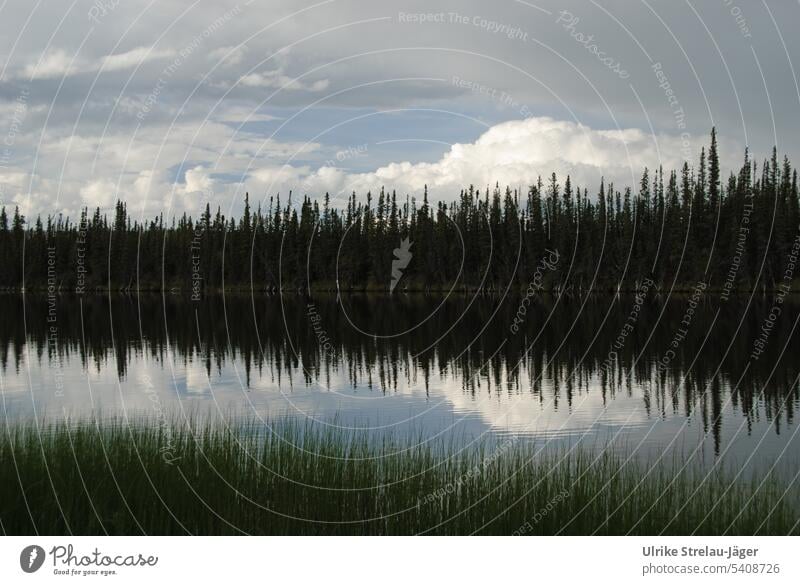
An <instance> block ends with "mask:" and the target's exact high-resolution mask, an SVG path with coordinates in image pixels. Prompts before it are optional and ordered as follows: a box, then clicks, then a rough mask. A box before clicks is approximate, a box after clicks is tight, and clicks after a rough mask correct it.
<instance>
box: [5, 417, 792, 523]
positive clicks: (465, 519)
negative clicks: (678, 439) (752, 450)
mask: <svg viewBox="0 0 800 585" xmlns="http://www.w3.org/2000/svg"><path fill="white" fill-rule="evenodd" d="M676 465H677V464H676V463H668V464H660V465H658V466H655V467H654V468H652V469H651V468H648V467H647V466H646V465H645V464H643V463H628V464H624V459H623V458H621V457H619V456H614V455H610V454H604V455H600V456H599V457H598V456H597V455H595V454H592V453H589V452H588V451H571V452H569V453H567V452H564V453H561V454H558V453H555V454H548V455H542V454H537V453H536V449H535V446H533V445H530V444H527V443H521V442H519V443H512V442H509V443H503V444H500V445H499V446H498V445H490V444H488V443H482V444H480V445H478V446H474V447H470V448H469V449H467V450H465V451H463V452H459V450H458V448H457V447H456V446H455V445H454V444H443V443H438V444H436V445H430V444H428V445H419V444H416V442H411V441H405V440H401V439H397V438H396V437H393V436H391V435H382V436H381V437H377V438H376V437H375V436H374V435H373V436H372V437H370V436H368V435H367V434H366V433H364V432H359V431H346V430H341V429H335V428H332V427H327V426H323V425H310V424H300V423H293V422H291V421H289V420H281V421H278V422H277V423H276V424H275V425H274V426H273V427H272V428H271V430H266V431H265V427H263V426H261V427H259V426H257V425H256V424H255V423H247V424H243V425H240V426H238V427H237V430H236V431H231V430H230V429H225V428H223V427H221V426H219V425H213V424H203V423H198V422H195V423H193V424H190V425H187V424H185V423H183V424H181V423H179V422H178V421H173V422H166V423H165V422H164V421H161V424H159V421H155V420H144V419H142V420H139V421H136V422H132V423H125V422H123V421H122V420H119V419H115V420H111V421H104V422H102V423H95V422H79V423H55V424H49V425H46V426H37V425H35V424H32V423H27V424H25V423H12V424H11V425H10V426H0V470H2V471H0V529H2V531H3V533H5V534H46V535H63V534H142V533H145V534H187V533H190V534H418V533H426V534H472V533H480V534H512V533H523V534H547V535H549V534H626V533H633V534H648V535H652V534H659V533H662V532H663V533H664V534H676V535H685V534H691V533H696V534H704V535H710V534H723V533H727V534H741V535H751V534H788V533H793V534H797V533H798V526H797V521H798V518H800V507H799V506H798V490H797V489H796V488H795V487H794V486H792V485H789V484H783V483H781V481H779V480H777V479H774V478H771V479H767V480H766V481H764V482H762V481H761V478H748V479H738V480H736V481H732V480H731V476H730V474H726V473H724V472H714V473H712V475H710V476H709V477H708V478H706V476H705V473H703V472H700V471H698V470H694V471H692V472H685V473H682V474H679V475H677V476H676V471H675V470H676Z"/></svg>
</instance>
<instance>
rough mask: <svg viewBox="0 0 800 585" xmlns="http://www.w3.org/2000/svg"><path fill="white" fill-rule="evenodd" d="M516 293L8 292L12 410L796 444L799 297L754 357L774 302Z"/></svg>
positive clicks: (6, 380) (752, 445)
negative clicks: (194, 298)
mask: <svg viewBox="0 0 800 585" xmlns="http://www.w3.org/2000/svg"><path fill="white" fill-rule="evenodd" d="M523 301H524V299H523V298H520V297H519V296H513V297H508V298H505V299H503V298H502V297H500V296H485V297H474V296H468V295H454V296H451V297H448V298H442V297H437V296H423V295H394V296H387V295H375V296H373V295H347V296H343V297H342V298H341V299H337V297H336V296H335V295H317V296H314V297H313V298H303V297H300V296H292V295H284V296H259V297H256V298H251V297H250V296H248V295H232V296H231V295H227V296H225V297H222V296H216V297H208V298H204V299H203V300H201V301H199V302H191V301H189V300H187V299H185V298H183V297H180V296H178V295H166V296H162V295H141V296H124V295H111V296H89V297H82V298H81V297H76V296H58V297H56V298H55V299H48V298H47V297H44V296H35V295H34V296H31V295H27V296H18V295H3V296H0V308H1V309H2V314H3V315H5V316H6V319H4V320H3V322H2V323H0V360H1V363H0V365H1V366H2V368H1V371H2V399H3V409H4V415H5V417H6V419H7V420H14V419H17V418H27V417H31V416H40V417H41V416H59V417H60V416H65V415H70V416H83V415H88V414H89V413H93V412H94V413H96V412H101V413H103V414H104V415H113V414H115V413H120V412H125V413H129V414H130V413H136V414H145V415H146V414H148V413H152V412H153V410H154V409H161V410H163V411H164V412H167V413H174V414H180V413H196V412H207V413H221V414H223V415H225V416H230V415H231V413H236V414H239V413H251V414H253V413H254V414H256V415H257V416H262V417H269V416H276V415H281V414H291V415H293V416H303V417H312V418H316V419H319V420H321V421H326V422H329V421H330V420H331V419H332V418H333V417H336V424H340V425H345V426H349V425H352V426H359V427H369V428H375V429H392V430H393V431H395V432H413V433H420V434H421V435H424V436H432V435H451V436H454V437H462V438H463V437H473V436H480V435H483V434H485V433H487V431H488V432H489V433H490V434H491V435H493V436H506V435H512V436H517V437H523V436H524V437H533V438H535V439H537V440H545V439H547V440H549V441H551V442H555V443H558V442H559V441H562V442H563V441H567V442H572V443H574V442H576V441H582V442H585V443H590V444H593V445H598V446H606V445H608V444H612V445H624V447H625V448H626V449H628V450H630V449H631V448H638V450H639V451H640V452H648V453H656V454H661V453H662V452H664V451H665V450H668V451H669V450H672V449H676V448H678V449H681V450H682V451H686V450H687V449H688V450H689V451H691V452H694V450H695V449H697V455H696V457H697V458H698V459H699V458H702V457H708V458H711V459H713V458H714V457H715V456H719V455H733V454H735V455H736V457H737V458H738V459H740V460H747V459H752V458H758V457H761V456H764V455H769V456H770V457H771V458H772V459H775V458H776V457H778V456H782V457H784V458H786V457H788V456H789V455H790V454H791V453H792V449H791V447H792V446H796V444H797V442H796V441H795V431H796V428H797V426H796V424H795V421H794V416H795V413H796V410H797V407H798V391H797V384H796V379H797V375H798V363H797V360H796V359H795V358H796V356H797V353H798V336H797V335H796V334H794V335H793V334H792V333H793V332H794V328H795V326H796V322H797V319H798V316H800V311H798V305H797V304H795V303H794V302H793V301H792V300H791V299H787V300H786V301H785V302H784V304H783V306H782V312H781V317H780V319H777V320H774V323H773V324H772V326H771V327H770V328H769V335H768V336H767V341H766V344H765V346H764V347H765V351H763V352H762V353H760V354H758V353H757V352H754V347H756V346H757V345H758V343H759V339H760V338H763V336H764V329H765V328H764V324H765V322H768V321H769V314H770V311H771V307H772V306H773V303H772V301H770V300H769V299H760V300H758V301H754V302H752V303H749V304H748V303H746V302H744V301H733V300H731V301H728V302H720V301H715V300H713V299H710V298H705V297H703V298H700V297H693V296H692V295H691V294H689V295H675V296H672V297H669V298H666V297H658V296H653V295H649V296H645V295H642V296H640V297H636V296H617V297H614V296H604V295H592V296H588V297H582V298H575V297H571V298H566V297H562V298H558V297H544V298H538V297H537V298H530V299H528V300H527V301H524V302H523ZM9 316H13V318H9ZM754 344H756V345H754Z"/></svg>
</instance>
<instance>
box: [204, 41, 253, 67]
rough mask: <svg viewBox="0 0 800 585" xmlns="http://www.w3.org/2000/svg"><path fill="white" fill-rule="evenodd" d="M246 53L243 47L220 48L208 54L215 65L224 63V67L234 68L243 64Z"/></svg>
mask: <svg viewBox="0 0 800 585" xmlns="http://www.w3.org/2000/svg"><path fill="white" fill-rule="evenodd" d="M246 52H247V49H246V47H243V46H241V47H235V46H231V47H219V48H218V49H214V50H213V51H211V52H210V53H209V54H208V59H209V61H212V62H214V63H217V62H222V65H223V66H224V67H232V66H234V65H238V64H239V63H241V62H242V59H243V58H244V55H245V53H246Z"/></svg>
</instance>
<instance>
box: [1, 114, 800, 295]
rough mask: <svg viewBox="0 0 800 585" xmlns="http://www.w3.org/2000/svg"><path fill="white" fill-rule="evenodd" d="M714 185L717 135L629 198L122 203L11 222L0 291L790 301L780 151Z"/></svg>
mask: <svg viewBox="0 0 800 585" xmlns="http://www.w3.org/2000/svg"><path fill="white" fill-rule="evenodd" d="M720 175H721V170H720V163H719V154H718V151H717V137H716V130H715V129H712V131H711V136H710V143H709V145H708V148H707V149H706V148H703V149H702V151H701V153H700V156H699V160H698V161H696V163H695V164H692V165H690V164H689V162H685V163H684V164H683V166H682V168H680V169H670V170H667V169H663V168H657V169H648V168H645V169H643V171H642V173H641V180H640V181H639V184H638V185H636V186H633V187H631V186H625V187H618V186H617V185H614V184H612V183H607V182H606V181H605V180H602V179H601V180H600V181H599V185H598V186H597V188H596V192H593V193H591V194H590V192H589V190H588V188H587V187H585V186H579V185H574V184H573V183H572V181H571V179H570V177H569V176H566V177H561V178H560V177H558V176H557V175H556V174H555V173H552V174H551V175H550V176H549V177H546V178H545V179H542V178H541V177H539V178H538V179H537V180H536V181H535V182H534V183H533V184H532V185H530V186H529V187H528V189H527V192H525V191H524V190H523V192H520V191H519V190H516V189H510V188H508V187H506V188H501V186H500V185H497V184H496V185H494V186H493V187H486V188H483V189H480V188H477V187H475V186H472V185H470V186H468V187H465V188H464V189H462V190H461V192H460V193H459V195H458V198H457V199H455V200H452V201H450V202H446V201H444V200H443V201H440V202H438V203H432V202H431V201H430V199H429V193H428V189H427V187H425V189H424V191H423V192H422V193H421V194H417V195H416V196H412V195H408V194H403V195H398V194H397V193H396V192H395V191H389V190H388V189H384V188H381V189H380V191H379V192H378V194H377V196H376V195H374V194H373V193H371V192H369V193H366V195H362V196H361V197H359V196H357V195H356V193H353V194H352V196H351V197H350V198H349V199H348V203H347V206H346V208H345V209H337V208H334V207H332V206H331V203H330V195H329V194H327V193H326V194H325V195H324V196H323V197H320V198H312V197H311V196H308V195H305V196H303V198H302V200H301V201H296V200H295V199H294V198H293V196H292V194H291V193H290V194H289V196H288V198H287V199H286V200H285V201H282V199H281V197H280V195H277V196H270V197H269V198H266V197H265V198H264V199H263V203H259V204H258V205H255V206H253V205H251V202H250V197H249V195H246V196H245V203H244V211H243V213H242V215H241V216H240V217H238V218H235V217H226V216H225V215H224V214H222V213H221V212H220V208H217V209H216V211H213V210H212V209H211V206H210V205H208V204H207V205H206V206H205V211H204V212H203V213H202V214H201V215H200V217H196V218H193V217H190V216H188V215H186V214H184V215H183V216H181V217H173V218H165V217H164V216H163V214H161V215H159V216H157V217H154V218H152V219H150V220H148V221H144V222H140V221H136V220H132V218H131V217H130V215H129V213H128V209H127V206H126V203H124V202H122V201H118V202H117V203H116V206H115V208H114V210H113V214H111V213H107V212H105V211H104V210H101V209H100V208H96V209H94V210H93V211H92V210H90V209H88V208H84V209H83V210H82V212H81V214H80V217H78V218H68V217H64V216H62V215H58V216H55V217H51V216H48V217H46V218H44V219H43V218H41V217H37V218H35V219H34V220H31V219H29V218H26V217H25V216H24V215H23V214H21V213H20V211H19V209H18V208H15V209H13V210H11V209H8V210H7V209H6V208H5V207H3V208H2V211H1V212H0V250H1V251H2V252H0V253H2V263H3V264H2V265H3V267H4V270H3V271H2V272H1V273H0V288H2V289H4V290H22V289H24V290H49V291H51V292H52V291H62V292H69V291H74V292H79V293H82V292H87V291H93V290H122V291H136V290H175V291H181V292H184V291H185V292H186V293H187V294H191V295H192V296H193V297H196V296H197V295H199V294H203V293H204V292H211V291H218V290H222V289H229V290H236V289H241V290H245V289H246V290H250V289H252V290H255V291H267V292H270V291H277V290H283V291H303V290H336V289H338V290H340V291H360V290H369V291H386V292H389V290H390V288H393V289H394V291H395V292H402V291H407V292H409V291H448V290H451V289H453V290H482V291H487V292H490V291H502V290H506V289H507V288H513V287H517V288H525V287H529V284H530V283H531V282H532V281H533V280H534V279H538V280H537V281H536V283H537V284H536V288H538V289H541V290H549V291H564V292H567V293H571V292H575V293H585V292H587V291H614V290H635V289H638V288H639V286H640V285H641V283H642V282H644V281H647V282H650V281H652V282H653V283H655V287H656V288H657V290H659V291H670V290H673V291H674V290H692V289H695V288H696V287H697V286H698V283H701V284H702V286H703V287H705V289H706V290H709V291H711V290H715V291H721V292H722V293H723V294H731V293H732V292H735V291H744V290H754V289H757V290H778V289H779V288H780V287H784V288H786V287H789V286H791V281H792V280H793V278H794V273H793V266H794V264H795V262H796V260H797V252H798V248H800V239H798V227H800V216H799V211H798V185H797V171H796V170H795V169H793V168H792V166H791V163H790V161H789V159H788V157H786V156H784V157H783V158H782V159H781V158H779V155H778V152H777V149H776V148H773V150H772V153H771V156H770V157H769V158H767V159H765V160H763V161H762V162H761V163H760V164H759V163H758V162H757V161H756V160H754V159H752V158H751V154H750V153H749V152H748V151H747V150H745V152H744V157H743V160H742V163H741V166H740V167H739V169H738V171H731V172H730V174H729V175H728V176H727V178H725V177H721V176H720ZM109 211H110V210H109ZM404 240H407V242H406V243H405V244H403V241H404ZM398 254H400V255H403V256H404V258H403V259H402V264H403V269H402V270H400V271H398V270H397V268H398V266H397V265H396V264H395V266H394V268H395V272H394V276H395V277H396V276H397V275H398V274H401V278H400V279H399V282H395V283H394V284H392V281H393V264H394V263H395V262H396V261H399V257H398ZM556 257H557V258H558V262H557V263H556V264H553V263H552V259H553V258H556ZM543 258H549V259H550V261H549V262H548V263H546V264H547V266H548V270H547V271H546V273H544V274H542V273H541V270H540V268H541V266H542V264H541V263H540V262H541V260H542V259H543ZM406 264H407V265H406ZM789 267H791V270H789ZM395 280H396V279H395ZM395 285H397V286H396V288H395Z"/></svg>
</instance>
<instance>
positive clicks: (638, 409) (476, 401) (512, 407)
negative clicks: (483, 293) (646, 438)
mask: <svg viewBox="0 0 800 585" xmlns="http://www.w3.org/2000/svg"><path fill="white" fill-rule="evenodd" d="M527 375H528V373H527V369H526V368H523V369H522V371H521V373H520V376H521V378H522V379H527ZM505 388H507V373H506V372H503V373H501V375H500V381H499V383H498V384H496V385H493V388H492V392H491V393H490V392H489V391H488V389H485V388H484V389H482V391H481V392H479V393H478V394H476V395H475V396H473V395H471V394H468V393H466V392H465V391H464V388H463V386H462V381H461V380H458V381H452V380H443V381H442V383H441V385H439V386H437V387H436V389H435V391H436V394H437V396H441V398H443V399H444V400H446V401H447V402H449V403H451V404H452V405H453V410H454V411H455V412H457V413H460V414H475V415H478V416H479V417H480V418H481V420H483V421H484V423H485V424H486V425H487V427H489V428H491V429H493V430H496V431H511V432H514V433H520V434H529V435H536V436H541V437H560V436H568V435H573V436H574V435H578V434H580V433H583V432H586V431H587V429H593V430H595V431H596V430H599V429H601V428H608V427H618V426H625V427H637V426H640V425H642V424H645V423H646V422H647V420H648V417H647V411H646V410H645V408H644V405H643V403H642V398H641V396H639V395H634V396H630V395H628V394H627V393H623V392H619V393H617V394H616V395H615V396H614V397H613V399H612V398H609V397H608V396H606V397H605V399H604V397H603V393H602V392H601V387H600V380H599V379H598V378H597V377H595V376H593V377H592V378H590V379H589V382H588V387H584V388H583V389H582V390H581V391H580V392H578V390H577V388H576V390H575V395H574V396H573V399H572V404H571V405H569V406H567V402H566V397H565V396H564V389H563V387H562V388H561V395H560V396H557V397H554V395H553V394H554V389H553V386H552V383H551V382H550V381H549V380H548V379H546V378H545V379H544V380H543V381H542V386H541V391H542V400H541V401H540V400H539V399H538V397H534V396H532V395H531V394H530V392H519V393H516V394H509V393H508V392H506V391H504V389H505ZM498 389H500V391H499V392H498V391H497V390H498ZM433 399H434V400H436V399H437V398H433ZM587 434H588V435H589V436H591V435H592V432H591V431H590V432H588V433H587Z"/></svg>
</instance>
